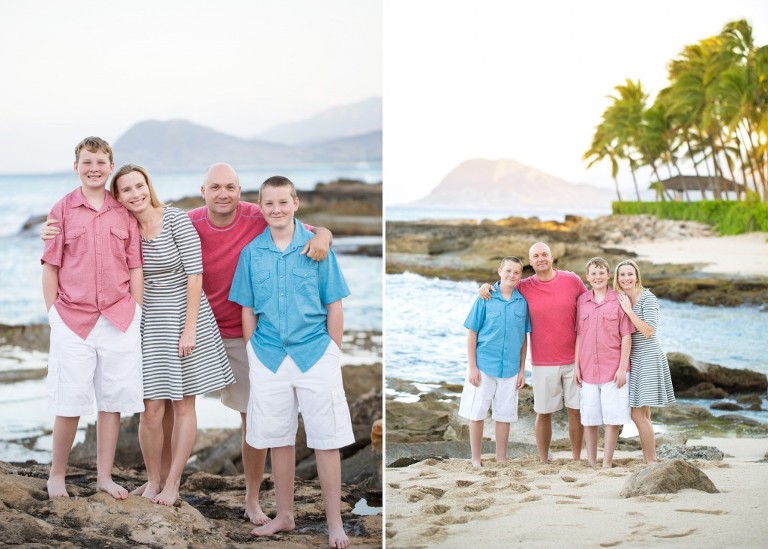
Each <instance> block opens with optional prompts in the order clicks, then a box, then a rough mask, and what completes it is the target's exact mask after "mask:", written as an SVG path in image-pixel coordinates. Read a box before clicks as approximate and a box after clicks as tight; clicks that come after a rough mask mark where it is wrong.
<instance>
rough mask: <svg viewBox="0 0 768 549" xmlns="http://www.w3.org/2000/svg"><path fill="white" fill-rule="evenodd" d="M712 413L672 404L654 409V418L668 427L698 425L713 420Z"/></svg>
mask: <svg viewBox="0 0 768 549" xmlns="http://www.w3.org/2000/svg"><path fill="white" fill-rule="evenodd" d="M712 417H713V416H712V413H711V412H710V411H709V410H707V409H706V408H702V407H701V406H683V405H682V404H670V405H669V406H664V407H660V408H654V409H653V418H654V420H656V421H658V422H659V423H664V424H667V425H675V424H696V423H701V422H704V421H708V420H710V419H712Z"/></svg>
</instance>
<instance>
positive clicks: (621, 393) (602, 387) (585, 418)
mask: <svg viewBox="0 0 768 549" xmlns="http://www.w3.org/2000/svg"><path fill="white" fill-rule="evenodd" d="M630 421H632V418H631V417H630V411H629V373H627V383H626V384H625V385H624V386H622V388H621V389H619V388H617V387H616V382H615V381H609V382H607V383H597V384H594V383H587V382H586V381H585V382H584V383H583V384H582V388H581V424H582V425H584V426H585V427H589V426H594V425H603V424H604V425H624V424H625V423H629V422H630Z"/></svg>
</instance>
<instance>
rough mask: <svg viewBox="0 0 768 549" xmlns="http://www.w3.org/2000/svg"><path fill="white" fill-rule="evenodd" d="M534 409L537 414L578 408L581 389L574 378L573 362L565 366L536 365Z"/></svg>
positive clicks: (534, 368) (533, 374) (532, 380)
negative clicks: (564, 408)
mask: <svg viewBox="0 0 768 549" xmlns="http://www.w3.org/2000/svg"><path fill="white" fill-rule="evenodd" d="M531 382H532V383H533V411H534V412H536V413H537V414H553V413H555V412H557V411H558V410H562V409H563V402H565V407H566V408H571V409H572V410H578V409H579V406H580V405H581V390H580V389H579V386H578V385H576V380H575V379H574V378H573V364H566V365H565V366H534V367H533V373H532V374H531Z"/></svg>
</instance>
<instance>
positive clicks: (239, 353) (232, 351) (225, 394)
mask: <svg viewBox="0 0 768 549" xmlns="http://www.w3.org/2000/svg"><path fill="white" fill-rule="evenodd" d="M222 341H223V343H224V350H225V351H226V352H227V358H228V359H229V365H230V366H231V367H232V374H233V375H234V376H235V382H234V383H233V384H232V385H227V386H226V387H224V389H222V390H221V403H222V404H223V405H224V406H226V407H227V408H232V409H233V410H237V411H238V412H240V413H241V414H245V413H246V412H248V395H249V393H250V391H249V389H250V386H251V384H250V383H249V381H248V354H247V353H246V352H245V342H244V341H243V339H242V338H237V339H224V340H222Z"/></svg>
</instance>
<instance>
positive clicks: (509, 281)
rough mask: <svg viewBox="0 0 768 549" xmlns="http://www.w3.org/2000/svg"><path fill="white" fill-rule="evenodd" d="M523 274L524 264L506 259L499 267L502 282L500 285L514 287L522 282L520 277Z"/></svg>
mask: <svg viewBox="0 0 768 549" xmlns="http://www.w3.org/2000/svg"><path fill="white" fill-rule="evenodd" d="M521 276H523V266H522V265H520V264H519V263H516V262H514V261H509V260H507V261H504V263H503V264H502V265H501V267H499V278H500V279H501V284H500V285H499V286H501V287H505V288H514V287H515V286H517V283H518V282H520V277H521Z"/></svg>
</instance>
